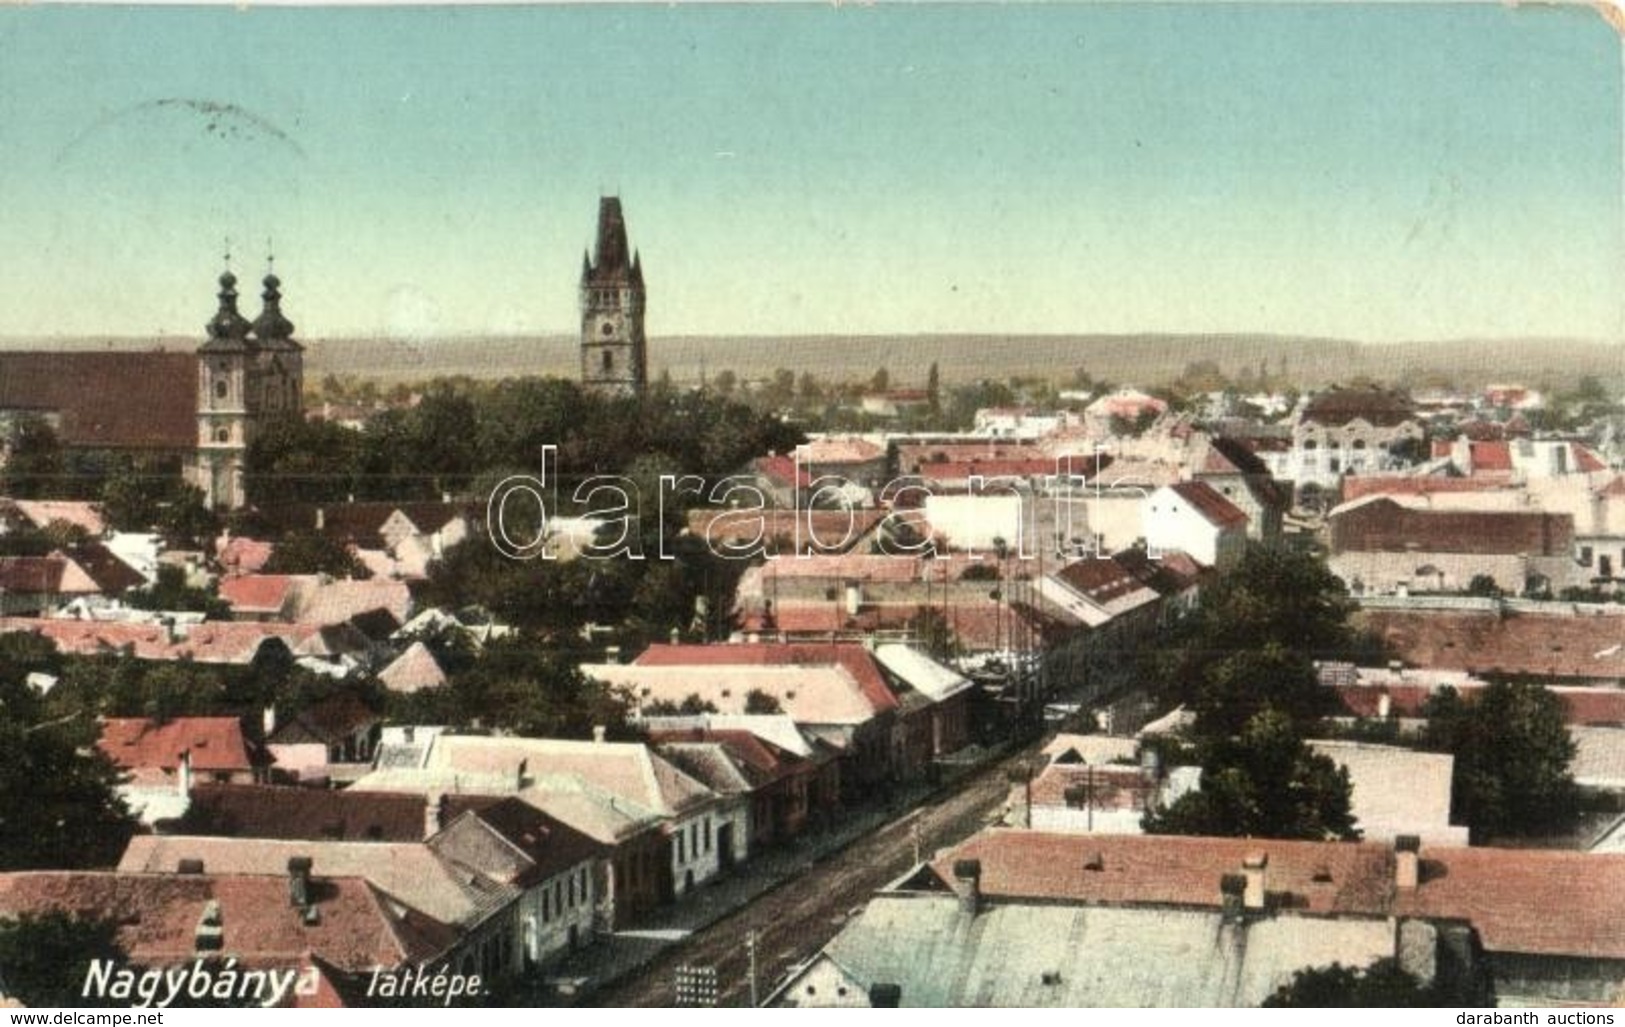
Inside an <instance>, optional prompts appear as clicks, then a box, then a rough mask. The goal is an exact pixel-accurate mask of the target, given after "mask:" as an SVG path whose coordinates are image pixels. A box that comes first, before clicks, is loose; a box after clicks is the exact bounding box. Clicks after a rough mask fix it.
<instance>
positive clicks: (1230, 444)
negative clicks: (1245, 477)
mask: <svg viewBox="0 0 1625 1027" xmlns="http://www.w3.org/2000/svg"><path fill="white" fill-rule="evenodd" d="M1209 445H1210V446H1212V447H1213V450H1214V452H1216V453H1218V455H1219V456H1221V457H1223V458H1224V459H1225V460H1227V461H1229V463H1230V466H1231V467H1233V468H1234V469H1235V470H1236V471H1237V472H1239V473H1241V474H1262V475H1264V476H1265V477H1268V476H1269V473H1270V469H1269V468H1268V467H1266V466H1265V465H1264V461H1263V460H1260V459H1259V458H1258V454H1257V453H1254V452H1253V451H1252V450H1251V449H1248V448H1247V445H1246V443H1244V442H1241V441H1240V440H1238V439H1230V438H1225V437H1224V436H1222V435H1221V436H1219V437H1217V438H1215V439H1212V440H1210V442H1209ZM1209 459H1210V460H1211V457H1210V458H1209ZM1204 470H1205V471H1206V472H1207V473H1216V474H1222V473H1224V471H1225V469H1224V468H1222V467H1219V466H1213V467H1210V468H1204Z"/></svg>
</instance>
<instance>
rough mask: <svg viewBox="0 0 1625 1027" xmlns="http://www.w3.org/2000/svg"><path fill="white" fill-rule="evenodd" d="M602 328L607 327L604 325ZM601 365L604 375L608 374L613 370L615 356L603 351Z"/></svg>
mask: <svg viewBox="0 0 1625 1027" xmlns="http://www.w3.org/2000/svg"><path fill="white" fill-rule="evenodd" d="M604 327H605V328H608V327H609V325H605V326H604ZM603 363H604V373H605V374H608V373H609V372H610V371H613V370H615V354H613V353H611V352H610V351H609V350H607V349H606V350H605V351H604V361H603Z"/></svg>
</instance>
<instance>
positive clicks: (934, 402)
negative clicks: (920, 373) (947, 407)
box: [925, 360, 942, 414]
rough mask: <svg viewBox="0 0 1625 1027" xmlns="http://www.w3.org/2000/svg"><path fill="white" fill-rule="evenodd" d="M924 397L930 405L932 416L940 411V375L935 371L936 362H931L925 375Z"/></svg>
mask: <svg viewBox="0 0 1625 1027" xmlns="http://www.w3.org/2000/svg"><path fill="white" fill-rule="evenodd" d="M925 396H926V401H927V402H928V403H930V404H931V412H932V413H933V414H936V413H940V412H941V410H942V373H941V372H940V371H938V370H937V362H936V361H935V360H933V361H931V369H930V370H929V371H927V372H926V373H925Z"/></svg>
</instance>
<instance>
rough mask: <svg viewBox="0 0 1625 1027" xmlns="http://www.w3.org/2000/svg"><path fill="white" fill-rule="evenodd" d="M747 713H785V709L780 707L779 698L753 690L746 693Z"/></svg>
mask: <svg viewBox="0 0 1625 1027" xmlns="http://www.w3.org/2000/svg"><path fill="white" fill-rule="evenodd" d="M745 712H746V713H750V714H775V713H783V712H784V707H783V706H781V705H779V700H778V697H776V696H774V695H771V694H769V693H767V692H764V691H762V690H761V689H760V688H753V689H751V690H750V691H748V692H746V693H745Z"/></svg>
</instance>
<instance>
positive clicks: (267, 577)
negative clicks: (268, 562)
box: [220, 574, 299, 614]
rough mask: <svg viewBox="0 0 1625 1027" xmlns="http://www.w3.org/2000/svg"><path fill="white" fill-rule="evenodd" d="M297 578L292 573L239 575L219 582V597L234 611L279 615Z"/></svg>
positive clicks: (291, 592)
mask: <svg viewBox="0 0 1625 1027" xmlns="http://www.w3.org/2000/svg"><path fill="white" fill-rule="evenodd" d="M298 581H299V579H298V577H297V576H295V575H292V574H242V575H239V576H237V577H234V578H225V579H222V580H221V582H220V598H221V599H224V600H225V601H226V602H227V603H229V604H230V605H231V608H232V610H233V611H235V612H238V613H268V614H280V613H281V612H282V609H283V607H284V606H285V605H286V604H287V602H288V599H289V597H290V596H291V595H292V594H293V591H294V588H295V586H296V585H297V583H298Z"/></svg>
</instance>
